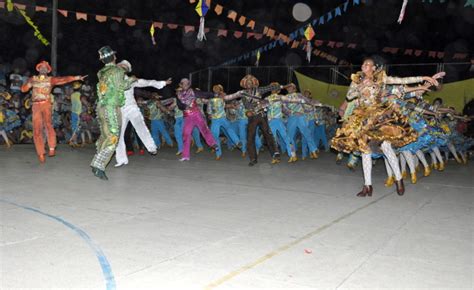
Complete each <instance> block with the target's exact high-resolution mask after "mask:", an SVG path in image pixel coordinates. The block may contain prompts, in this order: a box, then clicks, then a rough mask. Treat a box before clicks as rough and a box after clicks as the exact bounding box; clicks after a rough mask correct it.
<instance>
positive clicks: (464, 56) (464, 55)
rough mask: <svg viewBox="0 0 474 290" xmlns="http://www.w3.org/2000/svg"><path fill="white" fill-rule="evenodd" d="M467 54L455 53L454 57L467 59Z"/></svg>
mask: <svg viewBox="0 0 474 290" xmlns="http://www.w3.org/2000/svg"><path fill="white" fill-rule="evenodd" d="M467 55H468V54H467V53H455V54H454V56H453V59H465V58H466V57H467Z"/></svg>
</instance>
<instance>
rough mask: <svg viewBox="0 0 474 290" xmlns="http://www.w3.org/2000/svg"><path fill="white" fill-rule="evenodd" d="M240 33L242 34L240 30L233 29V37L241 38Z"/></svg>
mask: <svg viewBox="0 0 474 290" xmlns="http://www.w3.org/2000/svg"><path fill="white" fill-rule="evenodd" d="M242 34H243V32H242V31H235V32H234V36H235V38H241V37H242Z"/></svg>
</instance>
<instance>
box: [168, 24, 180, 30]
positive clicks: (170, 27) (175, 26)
mask: <svg viewBox="0 0 474 290" xmlns="http://www.w3.org/2000/svg"><path fill="white" fill-rule="evenodd" d="M167 26H168V28H169V29H176V28H178V24H174V23H168V25H167Z"/></svg>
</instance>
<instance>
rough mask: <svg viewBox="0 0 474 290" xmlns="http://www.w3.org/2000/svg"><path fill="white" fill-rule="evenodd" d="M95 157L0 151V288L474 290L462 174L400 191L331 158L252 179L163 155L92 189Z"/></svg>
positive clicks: (236, 160)
mask: <svg viewBox="0 0 474 290" xmlns="http://www.w3.org/2000/svg"><path fill="white" fill-rule="evenodd" d="M93 153H94V148H93V147H89V148H84V149H79V150H73V149H70V148H68V147H60V148H59V150H58V156H57V157H55V158H52V159H47V163H46V164H45V165H39V164H38V162H37V159H36V156H35V153H34V148H33V147H32V146H21V145H18V146H15V147H14V148H13V149H10V150H6V149H4V148H1V149H0V166H1V169H0V170H1V171H0V172H1V173H0V212H1V216H0V224H1V233H0V267H1V272H0V275H1V276H0V281H1V284H0V286H1V288H2V289H13V288H87V289H90V288H94V289H106V288H108V289H249V288H256V289H264V288H266V289H277V288H280V289H281V288H284V289H315V288H318V289H335V288H341V289H345V288H425V289H428V288H429V289H433V288H439V289H448V288H457V289H460V288H466V289H472V288H473V276H474V268H473V258H474V254H473V230H474V226H473V200H474V190H473V188H474V181H473V177H474V174H473V168H474V165H472V163H471V164H470V165H467V166H461V165H457V164H455V163H454V162H450V163H449V164H448V166H447V168H446V171H445V172H434V173H433V174H432V176H430V177H428V178H423V177H420V179H419V182H418V184H416V185H414V186H413V185H410V184H407V186H406V187H407V193H406V195H405V196H403V197H400V196H398V195H397V194H396V193H394V188H390V189H387V188H385V187H384V186H383V180H384V178H385V173H384V166H383V164H382V163H380V164H377V165H376V166H375V167H374V187H375V194H374V196H373V197H372V198H357V197H355V196H354V195H355V193H356V192H357V191H358V190H359V189H360V188H361V184H362V174H361V172H360V169H359V170H358V171H356V172H350V171H349V170H348V169H346V168H345V167H344V166H343V165H336V164H335V162H334V158H335V155H334V154H331V153H323V154H322V156H321V157H320V159H319V160H315V161H304V162H298V163H296V164H286V163H282V164H280V165H276V166H272V165H270V164H269V162H268V161H269V159H268V156H267V155H268V153H267V152H264V153H262V158H261V159H262V160H261V163H259V165H257V166H256V167H254V168H249V167H248V166H247V160H243V159H242V158H241V157H240V156H239V153H238V152H224V156H223V159H222V160H221V161H215V160H213V159H211V154H210V153H207V152H205V153H203V154H201V155H198V156H196V155H195V154H193V155H192V160H191V162H188V163H180V162H178V161H177V158H176V156H174V150H173V149H163V150H162V151H160V153H159V154H158V156H156V157H151V156H134V157H132V158H130V164H129V165H128V166H126V167H124V168H119V169H116V168H114V167H113V164H114V161H113V162H112V163H111V164H110V165H109V168H108V171H107V173H108V175H109V178H110V181H109V182H103V181H100V180H98V179H96V178H95V177H93V176H92V173H91V171H90V168H89V162H90V160H91V158H92V156H93Z"/></svg>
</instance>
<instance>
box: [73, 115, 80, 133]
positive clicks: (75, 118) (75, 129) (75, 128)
mask: <svg viewBox="0 0 474 290" xmlns="http://www.w3.org/2000/svg"><path fill="white" fill-rule="evenodd" d="M71 129H72V134H74V133H76V134H78V133H79V132H78V129H79V115H78V114H76V113H73V112H71Z"/></svg>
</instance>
